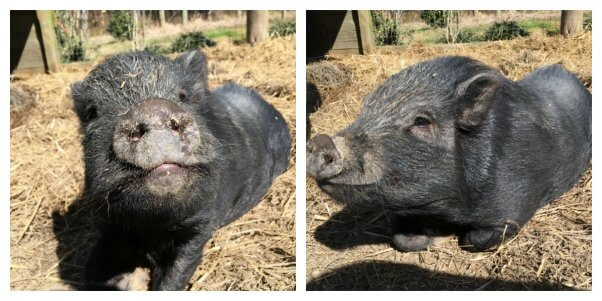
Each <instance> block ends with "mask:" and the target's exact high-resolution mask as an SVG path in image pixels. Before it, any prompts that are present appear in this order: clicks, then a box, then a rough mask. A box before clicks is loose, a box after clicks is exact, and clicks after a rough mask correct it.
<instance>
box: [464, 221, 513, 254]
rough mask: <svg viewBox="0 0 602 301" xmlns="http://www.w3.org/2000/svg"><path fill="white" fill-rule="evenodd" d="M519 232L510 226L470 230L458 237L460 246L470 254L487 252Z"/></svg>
mask: <svg viewBox="0 0 602 301" xmlns="http://www.w3.org/2000/svg"><path fill="white" fill-rule="evenodd" d="M519 230H520V228H519V227H518V226H517V225H510V224H508V225H505V226H498V227H492V228H481V229H474V230H470V231H467V232H465V233H464V234H463V235H461V236H460V246H461V247H462V248H463V249H465V250H468V251H472V252H482V251H487V250H489V249H491V248H494V247H497V246H499V245H500V244H501V243H503V242H504V241H506V240H508V239H510V238H512V237H514V236H515V235H516V234H517V233H518V231H519Z"/></svg>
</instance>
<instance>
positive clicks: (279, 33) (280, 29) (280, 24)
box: [269, 20, 296, 37]
mask: <svg viewBox="0 0 602 301" xmlns="http://www.w3.org/2000/svg"><path fill="white" fill-rule="evenodd" d="M269 32H270V37H284V36H288V35H290V34H295V33H296V22H295V20H286V21H284V20H278V21H276V22H275V23H274V24H273V25H272V26H270V31H269Z"/></svg>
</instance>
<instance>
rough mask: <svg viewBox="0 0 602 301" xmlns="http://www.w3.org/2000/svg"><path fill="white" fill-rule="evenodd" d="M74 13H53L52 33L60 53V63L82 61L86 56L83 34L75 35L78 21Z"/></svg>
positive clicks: (60, 11) (63, 11) (62, 11)
mask: <svg viewBox="0 0 602 301" xmlns="http://www.w3.org/2000/svg"><path fill="white" fill-rule="evenodd" d="M76 13H77V12H76V11H65V10H59V11H55V12H54V14H53V17H54V32H55V33H56V39H57V42H58V46H59V51H60V53H61V61H63V62H65V63H67V62H76V61H83V60H84V58H85V56H86V48H85V43H84V40H83V39H84V37H83V34H82V35H79V34H78V33H77V30H78V29H81V27H78V25H80V24H78V23H79V22H78V21H79V20H78V18H77V16H76V15H75V14H76Z"/></svg>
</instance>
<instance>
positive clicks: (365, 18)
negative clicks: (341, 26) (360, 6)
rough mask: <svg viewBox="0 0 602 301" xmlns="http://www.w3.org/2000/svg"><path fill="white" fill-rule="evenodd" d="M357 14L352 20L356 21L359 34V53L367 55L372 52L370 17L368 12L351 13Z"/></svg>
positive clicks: (372, 40)
mask: <svg viewBox="0 0 602 301" xmlns="http://www.w3.org/2000/svg"><path fill="white" fill-rule="evenodd" d="M353 13H354V14H357V17H355V16H354V18H353V19H356V20H357V22H358V23H357V24H358V29H357V30H358V31H359V33H360V53H361V54H368V53H372V52H374V49H375V46H374V34H373V33H372V17H371V16H370V11H369V10H358V11H353Z"/></svg>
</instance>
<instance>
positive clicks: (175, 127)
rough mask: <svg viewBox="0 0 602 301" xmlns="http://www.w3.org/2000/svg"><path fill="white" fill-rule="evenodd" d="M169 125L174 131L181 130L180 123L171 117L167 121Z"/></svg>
mask: <svg viewBox="0 0 602 301" xmlns="http://www.w3.org/2000/svg"><path fill="white" fill-rule="evenodd" d="M169 126H170V127H171V130H172V131H175V132H181V131H182V125H180V124H179V123H178V122H177V121H175V120H173V119H172V120H170V121H169Z"/></svg>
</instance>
